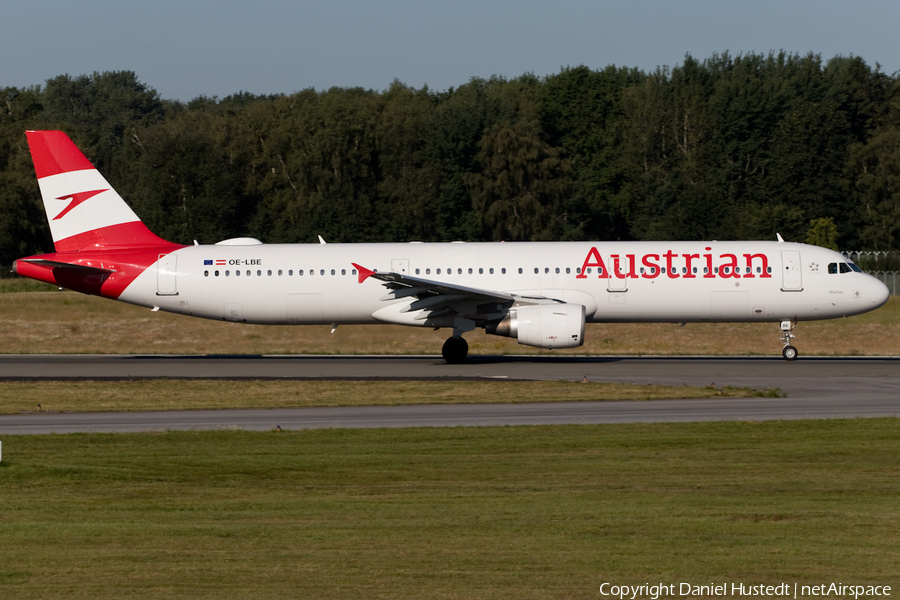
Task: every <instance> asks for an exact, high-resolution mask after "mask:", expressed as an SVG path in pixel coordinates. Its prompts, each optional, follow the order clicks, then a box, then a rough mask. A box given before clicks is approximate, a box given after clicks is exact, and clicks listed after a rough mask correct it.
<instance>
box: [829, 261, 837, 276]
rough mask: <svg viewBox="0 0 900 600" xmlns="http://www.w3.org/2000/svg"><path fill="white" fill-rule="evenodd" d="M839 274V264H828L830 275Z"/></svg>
mask: <svg viewBox="0 0 900 600" xmlns="http://www.w3.org/2000/svg"><path fill="white" fill-rule="evenodd" d="M835 273H837V263H828V274H829V275H834V274H835Z"/></svg>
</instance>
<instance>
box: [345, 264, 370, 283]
mask: <svg viewBox="0 0 900 600" xmlns="http://www.w3.org/2000/svg"><path fill="white" fill-rule="evenodd" d="M350 264H351V265H353V266H354V267H356V268H357V270H358V271H359V282H360V283H362V282H363V281H365V280H366V279H368V278H369V277H371V276H372V275H374V274H375V271H370V270H369V269H367V268H365V267H362V266H360V265H358V264H356V263H350Z"/></svg>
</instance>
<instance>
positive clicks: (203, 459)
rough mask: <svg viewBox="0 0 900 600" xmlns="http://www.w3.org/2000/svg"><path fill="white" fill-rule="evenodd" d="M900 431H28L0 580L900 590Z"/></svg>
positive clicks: (289, 593) (414, 592)
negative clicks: (858, 586)
mask: <svg viewBox="0 0 900 600" xmlns="http://www.w3.org/2000/svg"><path fill="white" fill-rule="evenodd" d="M898 425H900V421H898V420H896V419H860V420H833V421H801V422H764V423H736V422H727V423H726V422H722V423H694V424H634V425H602V426H546V427H500V428H447V429H442V428H438V429H400V430H396V429H392V430H311V431H303V432H288V431H283V432H279V433H276V432H266V433H251V432H240V431H228V432H187V433H184V432H172V433H161V434H119V435H112V434H110V435H86V434H78V435H49V436H7V437H5V438H4V439H3V440H2V441H3V457H4V462H3V463H2V466H0V490H2V492H0V540H2V543H0V597H3V598H17V599H29V598H42V599H53V598H98V597H102V598H125V597H129V598H172V597H192V598H193V597H196V598H250V597H253V598H257V597H259V598H324V599H329V598H447V599H456V598H522V599H545V598H575V599H580V598H585V599H588V598H590V599H592V600H593V599H596V598H598V597H600V595H599V591H598V590H599V586H600V585H601V584H602V583H603V582H613V583H618V584H627V583H630V584H643V583H647V582H650V583H667V584H678V583H680V582H693V583H694V584H698V585H699V584H709V583H710V582H715V583H722V582H744V583H746V584H765V583H771V584H777V583H781V582H783V581H788V582H794V581H797V582H800V583H801V584H803V583H806V584H815V585H818V584H821V583H828V582H832V581H834V582H838V581H841V582H844V583H850V582H852V583H879V584H887V585H892V584H893V585H896V584H897V583H898V575H897V574H898V572H900V571H898V568H897V548H898V547H900V503H898V502H897V498H898V497H900V461H898V460H897V457H898V456H900V435H898V434H900V427H898ZM895 589H896V588H895Z"/></svg>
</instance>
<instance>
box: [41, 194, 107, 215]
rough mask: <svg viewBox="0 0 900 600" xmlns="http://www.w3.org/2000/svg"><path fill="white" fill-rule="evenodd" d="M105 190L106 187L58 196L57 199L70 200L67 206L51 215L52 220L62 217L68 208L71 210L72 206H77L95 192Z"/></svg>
mask: <svg viewBox="0 0 900 600" xmlns="http://www.w3.org/2000/svg"><path fill="white" fill-rule="evenodd" d="M106 191H108V188H107V189H106V190H93V191H90V192H78V193H75V194H69V195H68V196H60V197H59V198H57V200H71V202H69V205H68V206H67V207H65V208H64V209H62V212H60V213H59V214H58V215H56V216H55V217H53V220H54V221H55V220H57V219H62V218H63V217H64V216H66V214H68V212H69V211H70V210H72V209H73V208H75V207H76V206H78V205H79V204H81V203H82V202H84V201H85V200H89V199H91V198H93V197H94V196H96V195H97V194H99V193H101V192H106Z"/></svg>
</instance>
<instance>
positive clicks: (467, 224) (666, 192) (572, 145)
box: [0, 53, 900, 270]
mask: <svg viewBox="0 0 900 600" xmlns="http://www.w3.org/2000/svg"><path fill="white" fill-rule="evenodd" d="M0 98H2V103H0V264H2V265H9V264H10V263H11V261H12V260H13V259H14V258H17V257H20V256H23V255H26V254H30V253H36V252H41V251H45V252H46V251H51V250H52V243H51V241H50V237H49V233H48V229H47V224H46V220H45V217H44V214H43V209H42V208H41V205H40V200H39V191H38V187H37V184H36V182H35V179H34V170H33V167H32V165H31V159H30V155H29V153H28V148H27V142H26V139H25V135H24V131H25V130H26V129H62V130H64V131H65V132H67V133H68V134H69V135H70V136H71V137H72V139H73V140H74V141H75V143H76V144H78V145H79V146H80V147H81V148H82V149H83V150H84V151H85V154H87V156H88V157H89V158H90V159H91V161H92V162H93V163H94V164H95V165H96V166H97V167H98V168H99V169H100V170H101V171H102V172H103V173H104V174H105V175H106V177H107V179H108V180H109V181H110V183H112V184H113V185H114V186H115V187H116V189H117V190H118V191H119V192H120V193H121V194H122V196H123V197H124V198H125V199H126V200H127V201H128V202H129V203H130V204H131V205H132V206H133V207H134V209H135V211H136V212H137V213H138V215H140V216H141V217H142V218H143V220H144V222H145V223H147V225H148V226H149V227H150V228H151V229H152V230H154V231H155V232H156V233H158V234H159V235H160V236H162V237H164V238H167V239H169V240H172V241H175V242H181V243H191V242H192V240H194V239H196V240H199V241H200V242H201V243H214V242H217V241H219V240H222V239H225V238H229V237H238V236H253V237H258V238H260V239H262V240H263V241H266V242H315V241H316V236H317V235H322V236H323V237H324V238H325V239H326V240H327V241H329V242H362V241H409V240H423V241H450V240H580V239H585V240H633V239H638V240H658V239H674V240H685V239H720V240H722V239H774V238H775V234H776V232H780V233H781V234H782V236H783V237H784V238H785V239H788V240H792V241H810V242H813V243H818V244H820V245H825V246H831V247H835V248H838V247H839V248H841V249H865V250H897V249H900V79H898V76H897V75H896V74H895V75H887V74H884V73H882V72H881V71H880V69H879V68H877V67H875V68H873V67H871V66H869V65H867V64H866V62H865V61H864V60H862V59H860V58H856V57H850V58H847V57H836V58H833V59H831V60H828V61H823V60H822V58H821V57H820V56H818V55H813V54H810V55H807V56H799V55H790V54H785V53H780V54H778V53H772V54H768V55H762V54H747V55H740V56H730V55H728V54H727V53H726V54H722V55H713V56H712V57H711V58H708V59H706V60H703V61H700V60H697V59H694V58H692V57H691V56H687V57H685V59H684V62H683V64H681V65H680V66H677V67H675V68H672V69H662V68H661V69H658V70H656V71H654V72H652V73H645V72H642V71H639V70H636V69H627V68H617V67H613V66H610V67H607V68H605V69H602V70H592V69H589V68H587V67H583V66H581V67H574V68H565V69H562V70H561V71H560V72H559V73H558V74H554V75H550V76H548V77H545V78H539V77H535V76H532V75H527V74H526V75H523V76H521V77H518V78H515V79H504V78H501V77H494V78H491V79H489V80H484V79H472V80H471V81H469V82H468V83H466V84H464V85H461V86H459V87H457V88H452V89H449V90H446V91H440V92H436V91H432V90H430V89H428V88H427V87H425V88H422V89H415V88H411V87H408V86H406V85H404V84H402V83H400V82H394V83H393V85H391V86H390V88H389V89H387V90H385V91H373V90H365V89H360V88H334V89H330V90H327V91H322V92H319V91H315V90H304V91H301V92H297V93H293V94H290V95H288V94H281V95H270V96H256V95H252V94H248V93H238V94H235V95H233V96H229V97H227V98H223V99H218V98H207V97H200V98H197V99H195V100H192V101H190V102H187V103H181V102H174V101H167V100H164V99H161V98H160V97H159V94H158V93H157V92H156V91H155V90H154V89H153V88H151V87H149V86H148V85H146V84H144V83H142V82H141V81H139V80H138V78H137V76H136V75H135V74H134V73H132V72H129V71H119V72H106V73H94V74H93V75H80V76H76V77H73V76H69V75H60V76H58V77H56V78H54V79H50V80H48V81H47V82H46V83H45V85H43V86H34V87H29V88H15V87H6V88H0ZM6 270H8V269H6Z"/></svg>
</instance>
